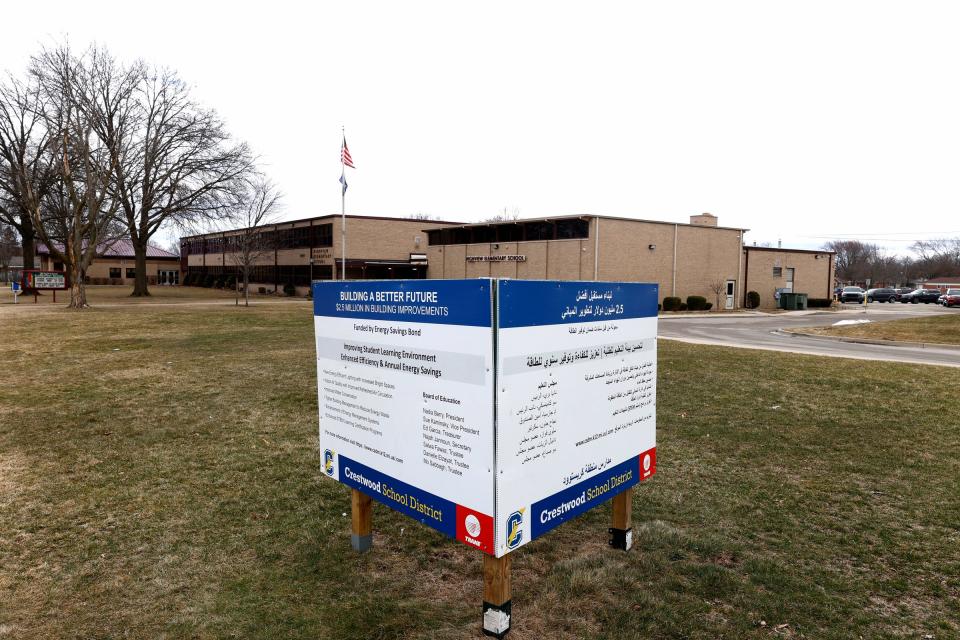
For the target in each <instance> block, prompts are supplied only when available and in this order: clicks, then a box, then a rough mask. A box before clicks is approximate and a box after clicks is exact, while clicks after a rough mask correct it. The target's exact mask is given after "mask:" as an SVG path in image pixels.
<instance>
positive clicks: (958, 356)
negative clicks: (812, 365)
mask: <svg viewBox="0 0 960 640" xmlns="http://www.w3.org/2000/svg"><path fill="white" fill-rule="evenodd" d="M844 307H845V308H844V309H842V310H840V311H819V312H818V311H815V310H811V311H792V312H786V313H779V314H757V313H742V314H740V313H734V314H716V315H688V316H661V317H660V322H659V330H658V335H659V337H661V338H665V339H669V340H680V341H683V342H692V343H698V344H713V345H721V346H727V347H740V348H745V349H764V350H768V351H786V352H790V353H805V354H810V355H819V356H833V357H838V358H857V359H861V360H888V361H892V362H912V363H916V364H934V365H941V366H949V367H960V349H950V348H940V347H918V346H891V345H874V344H860V343H851V342H837V341H834V340H828V339H823V338H812V337H808V336H798V335H793V334H788V333H783V332H782V329H789V328H798V327H812V326H823V325H832V324H834V323H835V322H838V321H840V320H854V319H863V318H867V319H869V320H871V321H873V322H883V321H885V320H900V319H903V318H913V317H917V316H925V315H929V314H938V313H960V309H944V308H943V307H940V306H938V305H935V304H916V305H913V304H897V303H894V304H888V303H873V304H870V305H869V308H868V309H867V311H864V310H863V305H844Z"/></svg>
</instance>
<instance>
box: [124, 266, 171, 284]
mask: <svg viewBox="0 0 960 640" xmlns="http://www.w3.org/2000/svg"><path fill="white" fill-rule="evenodd" d="M121 273H123V269H121V268H120V267H110V278H111V279H114V280H116V279H119V278H121V277H122V276H121V275H120V274H121ZM136 277H137V270H136V269H135V268H133V267H127V279H128V280H133V279H134V278H136ZM157 278H158V279H159V280H161V281H162V282H161V284H178V283H179V282H180V272H179V271H177V270H176V269H158V270H157Z"/></svg>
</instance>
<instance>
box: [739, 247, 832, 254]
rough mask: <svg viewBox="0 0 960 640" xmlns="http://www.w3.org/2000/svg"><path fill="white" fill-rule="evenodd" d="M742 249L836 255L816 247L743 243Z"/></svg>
mask: <svg viewBox="0 0 960 640" xmlns="http://www.w3.org/2000/svg"><path fill="white" fill-rule="evenodd" d="M743 250H744V251H780V252H784V251H786V252H788V253H819V254H823V255H827V254H831V255H836V254H837V252H836V251H827V250H826V249H822V250H817V249H786V248H781V247H751V246H750V245H743Z"/></svg>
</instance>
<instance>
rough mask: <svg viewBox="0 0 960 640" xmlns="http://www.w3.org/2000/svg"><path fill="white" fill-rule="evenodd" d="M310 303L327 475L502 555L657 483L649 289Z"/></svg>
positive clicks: (590, 285)
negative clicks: (653, 479) (642, 484)
mask: <svg viewBox="0 0 960 640" xmlns="http://www.w3.org/2000/svg"><path fill="white" fill-rule="evenodd" d="M313 294H314V315H315V328H316V346H317V386H318V392H319V407H320V449H321V451H322V452H323V469H324V472H325V473H326V474H327V475H329V476H330V477H332V478H334V479H336V480H339V481H340V482H342V483H344V484H346V485H348V486H350V487H352V488H355V489H358V490H360V491H362V492H364V493H366V494H368V495H370V496H372V497H373V498H375V499H376V500H378V501H380V502H382V503H384V504H386V505H388V506H390V507H392V508H393V509H396V510H397V511H400V512H401V513H405V514H407V515H408V516H410V517H412V518H415V519H417V520H418V521H420V522H422V523H424V524H427V525H429V526H431V527H433V528H435V529H437V530H439V531H441V532H443V533H445V534H446V535H448V536H450V537H453V538H456V539H458V540H460V541H462V542H464V543H465V544H468V545H470V546H473V547H476V548H478V549H480V550H482V551H484V552H485V553H488V554H491V555H495V556H497V557H500V556H503V555H505V554H507V553H509V552H510V551H512V550H513V549H516V548H517V547H519V546H521V545H523V544H525V543H527V542H529V541H530V540H532V539H534V538H536V537H537V536H539V535H541V534H543V533H545V532H547V531H549V530H550V529H552V528H554V527H556V526H557V525H559V524H561V523H563V522H565V521H567V520H569V519H570V518H573V517H575V516H577V515H579V514H580V513H583V512H584V511H587V510H588V509H591V508H593V507H595V506H597V505H599V504H601V503H603V502H605V501H606V500H608V499H610V498H611V497H613V496H614V495H616V494H617V493H619V492H621V491H623V490H624V489H627V488H629V487H631V486H633V485H634V484H636V483H637V482H639V481H641V480H644V479H646V478H648V477H649V476H650V475H652V474H653V473H654V472H655V470H656V365H657V361H656V323H657V319H656V315H657V287H656V285H652V284H639V283H609V282H606V283H605V282H556V281H523V280H491V279H477V280H386V281H352V282H335V281H334V282H318V283H315V284H314V290H313ZM495 383H496V384H495ZM495 403H496V407H497V411H496V419H495V418H494V415H495V412H494V407H495Z"/></svg>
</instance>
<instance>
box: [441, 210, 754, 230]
mask: <svg viewBox="0 0 960 640" xmlns="http://www.w3.org/2000/svg"><path fill="white" fill-rule="evenodd" d="M713 217H714V218H716V216H713ZM585 218H597V219H599V220H625V221H627V222H644V223H647V224H665V225H669V226H671V227H672V226H674V225H677V226H680V227H696V228H697V229H724V230H726V231H744V232H746V231H750V229H746V228H743V227H721V226H712V225H705V224H691V223H689V222H667V221H665V220H647V219H644V218H628V217H626V216H602V215H597V214H595V213H581V214H576V213H572V214H564V215H559V216H541V217H539V218H517V219H516V220H497V221H492V222H454V223H449V226H448V227H447V228H451V229H463V228H466V227H490V226H493V225H498V224H511V223H512V224H522V223H525V222H549V221H550V220H577V219H580V220H583V219H585ZM424 231H436V229H424Z"/></svg>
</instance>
